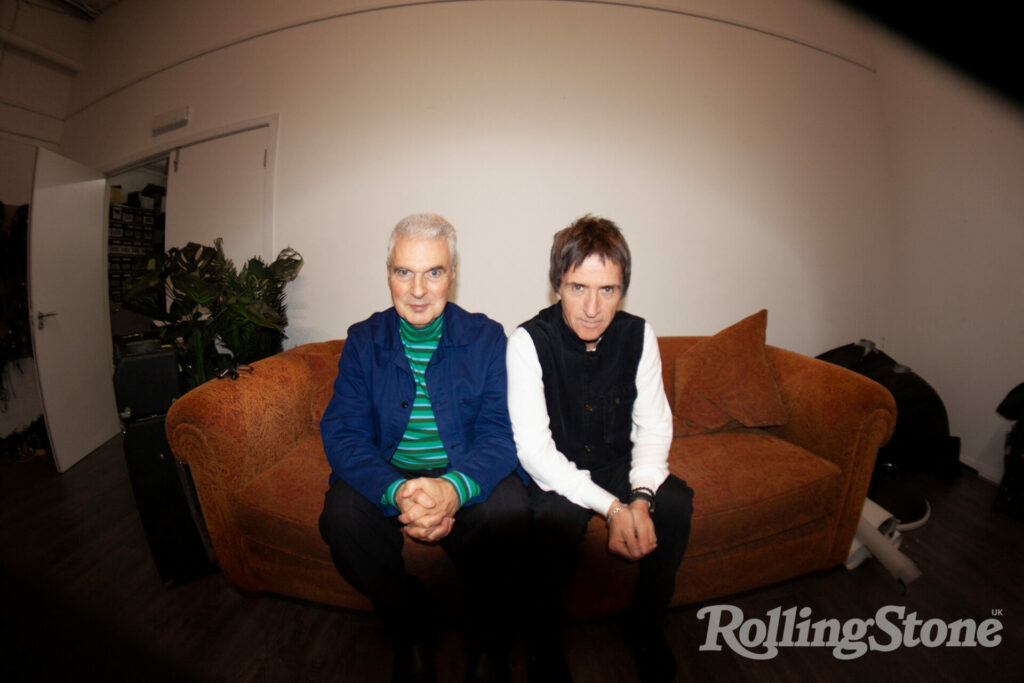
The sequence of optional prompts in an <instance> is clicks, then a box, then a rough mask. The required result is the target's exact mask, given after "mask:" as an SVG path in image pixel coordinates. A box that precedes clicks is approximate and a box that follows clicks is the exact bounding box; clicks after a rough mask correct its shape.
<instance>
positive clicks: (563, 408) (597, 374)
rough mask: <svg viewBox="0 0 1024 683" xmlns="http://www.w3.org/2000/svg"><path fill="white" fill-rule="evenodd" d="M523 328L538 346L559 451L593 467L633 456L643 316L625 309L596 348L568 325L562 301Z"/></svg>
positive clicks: (573, 459)
mask: <svg viewBox="0 0 1024 683" xmlns="http://www.w3.org/2000/svg"><path fill="white" fill-rule="evenodd" d="M522 327H523V328H524V329H525V330H526V331H527V332H528V333H529V334H530V338H531V339H533V345H534V346H535V347H536V349H537V358H538V360H539V361H540V367H541V371H542V373H543V378H544V398H545V400H546V401H547V408H548V416H549V418H550V420H551V434H552V436H553V437H554V439H555V446H556V447H557V448H558V450H559V451H561V452H562V454H563V455H565V456H566V457H567V458H568V459H569V460H571V461H572V462H574V463H576V465H577V466H578V467H580V468H582V469H587V470H596V469H600V468H601V467H603V466H605V465H608V464H610V463H612V462H614V461H616V460H618V459H619V458H623V457H625V458H629V457H630V455H631V453H632V449H633V442H632V441H631V440H630V438H629V436H630V430H631V429H632V425H633V402H634V401H635V400H636V371H637V368H638V367H639V365H640V354H641V353H642V352H643V346H644V320H643V318H638V317H637V316H635V315H631V314H629V313H624V312H622V311H619V312H618V313H616V314H615V317H614V318H613V319H612V324H611V325H609V326H608V329H607V330H606V331H605V333H604V335H603V336H602V337H601V341H600V343H599V344H598V345H597V348H596V349H595V350H593V351H587V347H586V343H585V342H583V341H582V340H581V339H580V338H579V337H577V336H576V334H575V333H574V332H573V331H572V330H571V329H569V326H568V325H566V324H565V319H564V318H563V317H562V304H561V302H559V303H556V304H555V305H554V306H551V307H549V308H545V309H544V310H542V311H541V312H540V313H538V314H537V315H536V316H534V317H533V318H532V319H531V320H528V321H527V322H525V323H523V325H522Z"/></svg>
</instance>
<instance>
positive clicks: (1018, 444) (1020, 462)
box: [994, 384, 1024, 519]
mask: <svg viewBox="0 0 1024 683" xmlns="http://www.w3.org/2000/svg"><path fill="white" fill-rule="evenodd" d="M996 412H997V413H999V414H1000V415H1002V416H1003V417H1005V418H1006V419H1007V420H1016V421H1017V422H1016V423H1015V424H1014V425H1013V428H1012V429H1010V433H1009V434H1007V435H1006V448H1005V450H1004V452H1003V465H1004V468H1003V481H1002V483H1001V484H1000V485H999V491H998V492H997V493H996V499H995V503H994V505H995V508H996V509H997V510H1002V511H1003V512H1006V513H1008V514H1011V515H1013V516H1014V517H1017V518H1018V519H1024V419H1022V418H1024V384H1018V385H1017V386H1016V388H1014V389H1013V391H1011V392H1010V393H1009V394H1008V395H1007V396H1006V398H1004V399H1003V402H1002V403H1000V404H999V407H998V408H996Z"/></svg>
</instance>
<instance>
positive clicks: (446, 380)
mask: <svg viewBox="0 0 1024 683" xmlns="http://www.w3.org/2000/svg"><path fill="white" fill-rule="evenodd" d="M386 265H387V278H388V286H389V287H390V289H391V299H392V302H393V303H394V306H393V307H392V308H390V309H388V310H386V311H382V312H380V313H375V314H373V315H372V316H370V317H369V318H368V319H367V320H364V321H363V322H360V323H357V324H355V325H353V326H352V327H351V328H349V330H348V339H347V340H346V342H345V346H344V348H343V350H342V353H341V359H340V361H339V362H338V377H337V380H336V381H335V383H334V395H333V396H332V398H331V400H330V403H329V404H328V406H327V409H326V412H325V413H324V416H323V419H322V420H321V422H320V430H321V434H322V437H323V443H324V450H325V451H326V453H327V459H328V461H329V462H330V464H331V487H330V489H329V490H328V492H327V495H326V497H325V500H324V509H323V513H322V514H321V516H320V533H321V535H322V536H323V538H324V540H325V541H326V542H327V545H328V546H330V549H331V557H332V558H333V560H334V564H335V566H336V567H337V569H338V572H339V573H340V574H341V575H342V577H344V578H345V580H346V581H348V582H349V583H350V584H352V586H353V587H354V588H356V589H357V590H359V591H360V592H362V593H363V594H364V595H366V596H367V597H368V598H369V599H370V601H371V602H372V603H373V605H374V607H376V609H377V611H378V612H379V613H380V614H381V615H382V616H383V617H384V618H385V620H386V621H387V623H388V625H389V627H390V628H391V630H392V632H393V633H394V635H395V637H396V641H397V648H396V653H395V662H394V668H393V672H392V678H393V679H394V680H396V681H414V680H415V681H420V680H422V681H431V680H434V677H435V672H434V666H433V654H432V653H433V640H434V636H435V634H434V630H435V629H436V625H437V624H436V622H437V617H436V616H435V615H434V611H433V610H432V609H431V606H430V600H429V598H428V596H427V593H426V590H425V588H424V586H423V584H422V582H421V581H420V580H419V579H418V578H416V577H414V576H412V575H410V574H408V573H407V572H406V571H405V565H404V563H403V561H402V545H403V540H404V539H403V534H404V535H408V536H409V537H411V538H413V539H415V540H417V541H423V542H429V543H439V544H440V545H441V546H442V547H443V548H444V550H445V551H446V552H447V553H448V555H449V556H450V557H451V558H452V560H453V562H454V564H455V567H456V569H457V571H458V573H459V576H460V579H461V580H462V582H463V583H464V585H465V587H466V592H467V598H468V599H467V604H468V608H469V611H470V617H471V619H472V624H471V628H472V631H471V634H470V644H471V649H470V659H469V662H468V666H467V671H466V679H467V680H507V679H508V650H507V640H508V635H509V633H508V632H509V630H510V629H511V627H512V626H514V625H515V618H514V617H515V614H516V612H515V610H514V609H513V608H514V607H515V605H514V596H515V595H516V593H515V591H513V590H512V588H513V587H514V586H515V585H518V582H519V578H520V577H519V576H518V573H519V572H518V567H519V564H518V562H519V560H520V559H521V557H522V555H523V546H524V544H525V532H526V527H527V524H528V521H529V514H530V511H529V500H528V498H527V496H526V488H525V487H524V483H525V481H526V477H525V475H522V477H521V478H520V476H517V475H516V473H517V470H518V461H517V460H516V452H515V444H514V443H513V440H512V430H511V426H510V424H509V418H508V408H507V402H506V380H505V345H506V341H505V332H504V330H503V329H502V327H501V325H499V324H498V323H496V322H494V321H493V320H490V319H488V318H487V317H486V316H484V315H482V314H479V313H467V312H466V311H464V310H462V309H461V308H459V307H458V306H456V305H455V304H453V303H451V302H449V301H448V298H449V295H450V293H451V289H452V286H453V284H454V281H455V267H456V250H455V230H454V228H452V226H451V224H450V223H448V221H446V220H445V219H443V218H442V217H440V216H437V215H434V214H416V215H412V216H409V217H407V218H405V219H403V220H402V221H401V222H399V223H398V225H397V226H395V229H394V231H393V232H392V235H391V240H390V242H389V243H388V255H387V261H386ZM518 471H519V473H520V474H521V473H522V471H521V470H518Z"/></svg>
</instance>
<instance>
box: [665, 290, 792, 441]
mask: <svg viewBox="0 0 1024 683" xmlns="http://www.w3.org/2000/svg"><path fill="white" fill-rule="evenodd" d="M767 322H768V311H766V310H763V309H762V310H761V311H759V312H757V313H755V314H754V315H752V316H750V317H748V318H745V319H744V320H741V321H740V322H738V323H736V324H735V325H732V326H730V327H727V328H725V329H724V330H722V331H721V332H719V333H718V334H716V335H714V336H713V337H708V338H707V339H703V340H701V341H700V342H698V343H696V344H694V345H693V346H691V347H690V348H689V349H687V350H686V351H684V352H683V353H682V354H681V355H679V356H678V357H677V358H676V366H675V371H676V376H675V397H674V401H673V411H672V413H673V422H674V424H673V428H674V432H675V435H676V436H688V435H691V434H701V433H705V432H713V431H718V430H722V429H733V428H736V427H740V426H745V427H767V426H774V425H782V424H785V423H786V420H787V419H788V415H787V414H786V407H785V405H784V404H783V402H782V395H781V394H780V393H779V387H778V384H777V383H776V381H775V373H774V371H773V370H772V367H771V364H770V363H769V362H768V358H767V356H766V355H765V348H764V340H765V327H766V325H767Z"/></svg>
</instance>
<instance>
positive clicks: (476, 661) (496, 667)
mask: <svg viewBox="0 0 1024 683" xmlns="http://www.w3.org/2000/svg"><path fill="white" fill-rule="evenodd" d="M508 681H509V665H508V648H502V647H489V648H485V649H481V648H472V649H471V650H470V652H469V658H468V659H467V660H466V683H508Z"/></svg>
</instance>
